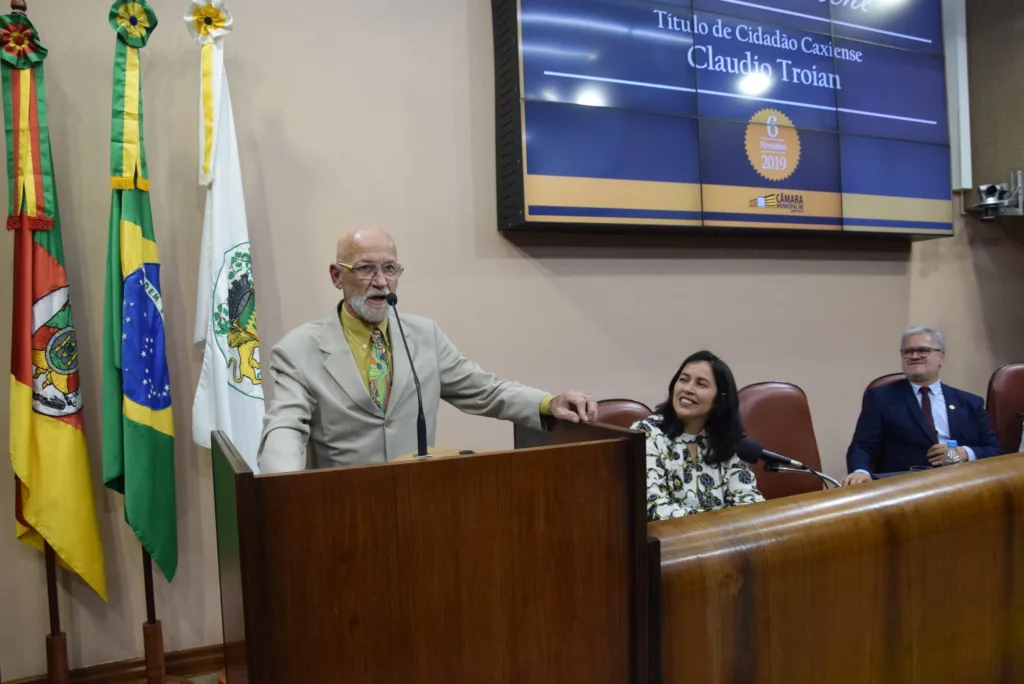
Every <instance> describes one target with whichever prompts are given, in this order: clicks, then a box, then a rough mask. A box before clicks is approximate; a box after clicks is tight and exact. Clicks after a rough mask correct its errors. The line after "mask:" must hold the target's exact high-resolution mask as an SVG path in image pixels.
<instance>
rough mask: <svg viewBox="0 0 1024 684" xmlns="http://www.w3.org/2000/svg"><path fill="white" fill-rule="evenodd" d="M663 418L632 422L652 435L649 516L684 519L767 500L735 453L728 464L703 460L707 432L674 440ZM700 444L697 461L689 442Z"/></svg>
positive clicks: (648, 443) (648, 468)
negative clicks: (670, 437)
mask: <svg viewBox="0 0 1024 684" xmlns="http://www.w3.org/2000/svg"><path fill="white" fill-rule="evenodd" d="M661 424H662V417H661V416H659V415H653V416H651V417H649V418H646V419H644V420H641V421H637V422H636V423H634V424H633V425H632V428H633V429H634V430H640V431H641V432H644V433H646V434H647V519H648V520H650V521H652V522H653V521H655V520H667V519H668V518H681V517H683V516H684V515H693V514H694V513H704V512H706V511H714V510H717V509H720V508H727V507H729V506H741V505H743V504H751V503H757V502H759V501H764V496H763V495H762V494H761V492H759V491H758V490H757V480H756V478H755V477H754V473H752V472H751V471H750V469H749V468H748V467H747V464H746V463H744V462H743V461H741V460H740V459H739V458H737V457H736V456H733V457H732V458H731V459H729V460H728V461H726V462H725V463H718V464H714V465H712V464H709V463H705V462H704V456H705V454H707V449H708V447H707V443H706V440H707V435H705V434H704V431H703V430H702V431H701V432H700V433H699V434H696V435H688V434H683V435H680V436H679V437H677V438H676V439H674V440H670V439H669V438H668V437H667V436H666V435H665V433H664V432H663V431H662V429H661ZM692 442H695V443H696V445H697V459H696V463H694V460H693V458H692V457H691V456H690V450H689V445H690V443H692Z"/></svg>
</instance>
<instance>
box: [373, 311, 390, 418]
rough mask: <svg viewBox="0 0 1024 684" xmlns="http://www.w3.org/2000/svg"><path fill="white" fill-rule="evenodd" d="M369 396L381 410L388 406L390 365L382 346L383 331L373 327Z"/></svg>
mask: <svg viewBox="0 0 1024 684" xmlns="http://www.w3.org/2000/svg"><path fill="white" fill-rule="evenodd" d="M370 344H371V349H370V396H371V397H373V400H374V401H376V402H377V406H380V410H381V411H386V410H387V408H388V395H389V394H390V393H391V367H390V366H389V365H388V353H387V350H386V349H385V348H384V333H382V332H381V331H380V328H374V329H373V333H372V334H371V335H370Z"/></svg>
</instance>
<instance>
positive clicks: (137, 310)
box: [103, 0, 178, 581]
mask: <svg viewBox="0 0 1024 684" xmlns="http://www.w3.org/2000/svg"><path fill="white" fill-rule="evenodd" d="M156 24H157V19H156V14H155V13H154V12H153V9H152V8H151V7H150V6H149V3H147V2H146V1H145V0H130V1H128V2H125V1H124V0H117V2H115V3H114V5H113V7H112V8H111V10H110V25H111V26H112V27H113V28H114V30H115V31H117V45H116V49H115V53H114V92H113V123H112V125H111V154H110V164H111V172H110V176H111V187H112V196H111V201H110V236H109V241H108V246H107V281H106V298H105V303H104V312H103V314H104V315H103V333H104V335H103V337H104V339H103V482H104V483H105V484H106V486H107V487H109V488H110V489H113V490H114V491H116V492H119V493H121V494H123V495H124V515H125V520H126V521H127V522H128V524H129V525H130V526H131V528H132V530H133V531H134V532H135V535H136V536H137V537H138V538H139V541H140V542H141V543H142V546H143V548H144V549H145V550H146V551H147V552H148V553H149V555H150V556H151V557H152V559H153V561H154V562H155V563H156V564H157V567H159V568H160V571H161V572H162V573H163V575H164V577H166V578H167V581H171V580H172V579H173V578H174V573H175V571H176V570H177V567H178V527H177V512H176V510H175V500H174V496H175V494H174V491H175V490H174V425H173V419H172V416H171V386H170V377H169V376H170V374H169V373H168V370H167V350H166V347H165V334H164V308H163V297H162V296H161V294H160V291H161V290H160V257H159V255H158V253H157V248H156V235H155V233H154V231H153V216H152V213H151V211H150V204H149V174H148V171H147V168H146V152H145V144H144V137H143V132H142V81H141V71H140V69H139V52H140V49H141V48H143V47H145V45H146V42H147V41H148V40H149V36H150V34H151V33H152V32H153V29H155V28H156Z"/></svg>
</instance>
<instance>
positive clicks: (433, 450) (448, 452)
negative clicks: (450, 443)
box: [391, 447, 459, 463]
mask: <svg viewBox="0 0 1024 684" xmlns="http://www.w3.org/2000/svg"><path fill="white" fill-rule="evenodd" d="M458 455H459V450H458V449H446V448H443V447H427V455H426V456H424V457H423V458H446V457H448V456H458ZM417 458H418V456H417V455H416V452H415V451H410V452H409V453H407V454H402V455H401V456H399V457H398V458H393V459H391V462H392V463H395V462H397V461H415V460H416V459H417Z"/></svg>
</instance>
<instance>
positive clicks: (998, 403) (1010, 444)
mask: <svg viewBox="0 0 1024 684" xmlns="http://www.w3.org/2000/svg"><path fill="white" fill-rule="evenodd" d="M985 404H986V409H987V411H988V419H989V420H990V421H991V422H992V429H993V430H995V431H996V437H998V438H999V443H1000V444H1002V445H1003V450H1004V451H1006V453H1008V454H1015V453H1017V452H1018V451H1020V438H1021V421H1024V363H1008V364H1006V365H1005V366H1003V367H1002V368H1000V369H999V370H997V371H996V372H995V373H993V374H992V377H991V378H990V379H989V381H988V398H987V399H986V402H985Z"/></svg>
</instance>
